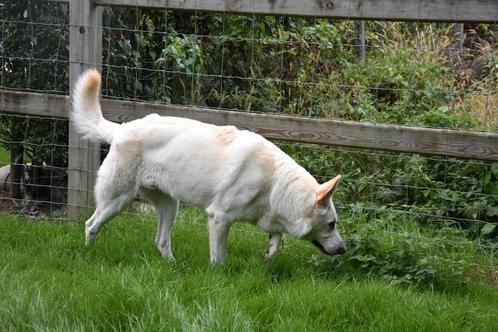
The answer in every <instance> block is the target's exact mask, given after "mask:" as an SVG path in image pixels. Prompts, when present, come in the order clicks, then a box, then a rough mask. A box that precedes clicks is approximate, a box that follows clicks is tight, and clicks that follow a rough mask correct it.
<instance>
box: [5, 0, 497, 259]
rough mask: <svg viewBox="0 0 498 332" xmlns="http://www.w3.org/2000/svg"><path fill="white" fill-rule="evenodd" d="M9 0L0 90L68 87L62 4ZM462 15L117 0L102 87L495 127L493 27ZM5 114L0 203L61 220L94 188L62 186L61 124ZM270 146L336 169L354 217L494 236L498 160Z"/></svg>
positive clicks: (344, 210) (206, 103)
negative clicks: (351, 13)
mask: <svg viewBox="0 0 498 332" xmlns="http://www.w3.org/2000/svg"><path fill="white" fill-rule="evenodd" d="M0 10H1V13H0V14H1V29H2V32H1V33H2V35H1V36H2V39H1V41H0V51H1V54H0V57H1V69H2V70H1V88H2V89H3V91H6V90H17V91H25V92H44V93H51V94H62V95H68V94H69V67H70V65H71V61H70V56H69V47H70V46H69V30H70V24H69V7H68V4H67V3H56V2H51V1H34V0H24V1H17V2H5V1H1V0H0ZM450 21H451V20H450ZM458 23H459V22H451V23H425V22H419V21H415V22H387V21H383V20H380V21H371V22H365V23H364V26H363V27H364V31H363V32H362V33H364V38H365V39H364V40H363V41H361V42H359V41H358V26H359V25H358V24H356V23H355V21H353V20H332V19H324V18H318V17H309V18H299V17H293V16H261V15H257V13H253V14H252V15H251V14H248V15H235V14H230V13H227V12H217V13H212V12H205V11H200V10H192V11H172V10H168V9H150V8H142V7H140V3H139V1H137V3H136V6H132V7H129V6H128V7H115V6H110V5H108V6H104V15H103V20H102V32H103V38H102V97H104V98H108V99H118V100H127V101H144V102H149V103H157V104H165V105H169V104H173V105H184V106H202V107H209V108H214V109H227V110H235V111H239V112H250V113H254V114H281V115H292V116H299V117H306V118H326V119H337V120H351V121H360V122H368V123H373V124H374V125H375V124H385V123H389V124H398V125H410V126H415V127H424V128H443V129H462V130H470V131H474V132H491V133H496V132H498V91H497V86H498V85H497V83H498V82H497V81H498V56H497V53H496V52H497V46H498V40H497V39H496V37H497V32H496V24H478V23H466V24H465V25H464V26H463V28H464V30H463V31H464V33H463V35H462V32H461V31H462V30H461V29H462V25H461V24H460V25H459V24H458ZM360 48H364V49H363V51H362V52H365V54H364V56H362V57H359V56H358V54H359V52H360V51H359V49H360ZM89 65H95V66H97V65H98V63H89ZM186 116H188V115H186ZM0 121H1V122H0V129H1V131H0V145H2V151H1V152H2V153H1V165H0V166H3V167H2V168H0V175H2V174H4V175H3V178H1V179H0V180H1V181H0V182H1V183H0V185H1V188H2V190H3V193H2V198H1V201H2V204H1V208H2V209H4V210H7V209H9V210H17V211H20V210H23V211H27V212H29V213H31V214H32V215H33V214H34V215H38V214H48V215H50V216H52V217H53V218H64V209H65V207H67V205H68V202H67V200H66V196H67V190H68V189H74V190H79V191H88V190H90V191H91V188H68V180H67V171H68V163H67V154H68V151H67V150H68V148H69V145H68V123H67V120H66V119H60V118H55V117H52V118H47V117H39V116H35V115H30V116H26V115H18V114H10V113H5V112H4V113H2V114H1V116H0ZM393 139H396V138H393ZM276 144H277V145H279V146H280V147H281V149H283V150H284V151H285V152H287V153H288V154H290V155H291V156H292V157H293V158H294V159H296V160H297V161H298V162H299V163H300V164H301V165H303V166H304V167H305V168H307V169H308V170H309V171H310V172H311V174H312V175H314V176H315V177H316V178H317V180H319V182H324V181H326V180H328V179H330V178H331V177H332V176H334V175H336V174H343V176H344V181H343V182H342V183H341V190H339V191H338V193H337V195H336V198H335V201H336V202H337V203H336V205H337V207H338V210H339V213H340V214H341V215H344V216H345V217H346V218H347V219H348V218H349V219H354V218H357V217H358V215H368V216H369V218H370V219H371V220H383V219H388V218H391V217H392V215H396V218H398V220H399V222H419V223H435V224H437V223H439V224H441V225H452V226H455V227H463V228H470V229H473V230H474V231H475V234H476V235H479V233H480V232H481V233H482V235H483V236H490V235H492V234H496V231H497V229H495V225H496V224H497V223H498V164H497V163H496V162H493V161H481V160H464V159H456V158H451V157H448V156H439V157H434V156H423V155H418V154H412V153H396V152H385V151H379V150H369V149H355V148H344V147H333V146H323V145H317V144H296V143H290V142H276ZM80 148H81V147H80ZM482 148H483V149H485V148H487V147H486V146H483V147H482ZM83 149H84V148H83ZM101 151H102V152H101V156H102V157H105V154H106V147H102V149H101ZM2 171H3V173H1V172H2ZM78 171H80V172H91V173H93V172H95V171H94V170H91V169H85V168H84V167H81V168H80V169H78ZM126 213H132V214H133V213H138V214H140V213H139V212H133V211H131V210H130V211H127V212H126ZM486 225H489V226H486ZM483 230H484V231H483ZM386 232H388V231H387V230H386ZM493 232H494V233H493ZM448 241H449V242H450V243H451V242H454V243H455V244H458V241H457V240H448ZM487 246H490V248H491V249H494V250H495V249H496V247H493V245H487Z"/></svg>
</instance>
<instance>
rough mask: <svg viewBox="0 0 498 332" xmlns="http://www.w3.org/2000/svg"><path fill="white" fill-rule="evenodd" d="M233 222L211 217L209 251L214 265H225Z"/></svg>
mask: <svg viewBox="0 0 498 332" xmlns="http://www.w3.org/2000/svg"><path fill="white" fill-rule="evenodd" d="M230 225H231V222H230V221H228V220H226V219H224V218H220V217H217V216H213V217H209V223H208V227H209V251H210V256H211V263H212V264H223V263H224V262H225V257H226V253H227V239H228V231H229V230H230Z"/></svg>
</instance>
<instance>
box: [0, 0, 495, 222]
mask: <svg viewBox="0 0 498 332" xmlns="http://www.w3.org/2000/svg"><path fill="white" fill-rule="evenodd" d="M55 1H59V2H67V3H69V16H70V24H69V29H70V42H69V46H70V59H69V61H70V87H72V86H73V85H74V82H75V80H76V79H77V77H78V76H79V75H80V74H81V73H82V72H83V71H84V70H85V69H87V68H89V67H95V66H96V67H99V65H100V63H101V59H102V13H103V6H140V7H157V8H169V9H175V10H199V11H216V12H227V13H237V14H249V15H295V16H316V17H327V18H342V19H344V18H346V19H351V20H368V19H372V20H407V21H434V22H485V23H496V21H497V19H498V0H467V1H455V0H417V1H403V0H383V1H378V0H331V1H323V0H316V1H301V0H267V1H256V0H251V1H243V0H242V1H241V0H203V1H199V0H94V1H90V0H89V1H84V0H55ZM361 30H362V28H360V31H361ZM0 97H1V98H0V110H1V111H3V112H11V113H20V114H28V115H37V116H50V117H60V118H67V117H68V114H69V108H70V101H69V98H68V97H66V96H58V95H49V94H39V93H28V92H15V91H8V90H0ZM102 104H103V110H104V116H105V117H106V118H108V119H110V120H113V121H118V122H122V121H129V120H133V119H136V118H140V117H143V116H145V115H147V114H150V113H158V114H161V115H170V116H180V117H188V118H194V119H198V120H201V121H205V122H209V123H214V124H231V125H235V126H237V127H239V128H244V129H249V130H252V131H255V132H258V133H260V134H262V135H263V136H265V137H268V138H272V139H282V140H290V141H298V142H310V143H319V144H328V145H339V146H351V147H362V148H372V149H382V150H390V151H399V152H412V153H422V154H429V155H443V156H452V157H460V158H473V159H482V160H498V133H488V132H468V131H456V130H448V129H429V128H417V127H410V126H396V125H385V124H371V123H360V122H350V121H337V120H326V119H313V118H304V117H293V116H280V115H269V114H259V113H251V112H235V111H227V110H219V109H208V108H202V107H189V106H178V105H159V104H151V103H139V102H131V101H117V100H103V101H102ZM69 136H70V137H69V142H68V144H69V161H68V165H69V178H68V188H69V189H68V217H69V218H71V219H79V218H80V216H81V214H82V213H83V209H84V208H85V207H87V206H91V205H92V204H93V198H92V196H91V192H92V190H91V188H93V185H94V178H95V171H96V170H97V168H98V166H99V163H100V160H99V146H98V145H94V144H91V143H89V142H88V141H86V140H83V139H82V138H81V137H80V136H79V135H78V134H77V133H76V132H75V130H74V128H72V127H70V133H69ZM75 188H78V189H75Z"/></svg>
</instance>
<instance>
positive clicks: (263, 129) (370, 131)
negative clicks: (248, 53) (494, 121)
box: [0, 90, 498, 160]
mask: <svg viewBox="0 0 498 332" xmlns="http://www.w3.org/2000/svg"><path fill="white" fill-rule="evenodd" d="M69 107H70V104H69V98H68V97H67V96H59V95H50V94H40V93H27V92H16V91H9V90H0V111H2V112H9V113H19V114H26V115H36V116H48V117H59V118H67V117H68V114H69ZM102 108H103V110H104V111H103V112H104V116H105V117H106V118H107V119H109V120H112V121H116V122H127V121H131V120H134V119H138V118H141V117H144V116H146V115H148V114H151V113H157V114H160V115H164V116H178V117H184V118H191V119H196V120H200V121H204V122H208V123H213V124H217V125H227V124H230V125H234V126H236V127H238V128H240V129H248V130H251V131H254V132H257V133H259V134H261V135H263V136H265V137H267V138H270V139H278V140H288V141H295V142H306V143H318V144H327V145H339V146H349V147H357V148H371V149H380V150H388V151H398V152H410V153H421V154H429V155H442V156H450V157H460V158H470V159H482V160H498V133H491V132H471V131H458V130H447V129H431V128H418V127H409V126H397V125H386V124H372V123H362V122H351V121H339V120H326V119H313V118H304V117H293V116H283V115H273V114H260V113H250V112H242V111H240V112H238V111H226V110H218V109H210V108H202V107H190V106H177V105H160V104H149V103H140V102H131V101H121V100H112V99H103V100H102Z"/></svg>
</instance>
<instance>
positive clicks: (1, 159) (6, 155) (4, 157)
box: [0, 146, 10, 167]
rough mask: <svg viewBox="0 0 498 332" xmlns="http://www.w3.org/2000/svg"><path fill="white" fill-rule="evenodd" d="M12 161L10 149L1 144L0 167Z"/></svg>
mask: <svg viewBox="0 0 498 332" xmlns="http://www.w3.org/2000/svg"><path fill="white" fill-rule="evenodd" d="M8 163H10V151H9V150H7V149H5V148H4V147H1V146H0V167H1V166H4V165H7V164H8Z"/></svg>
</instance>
